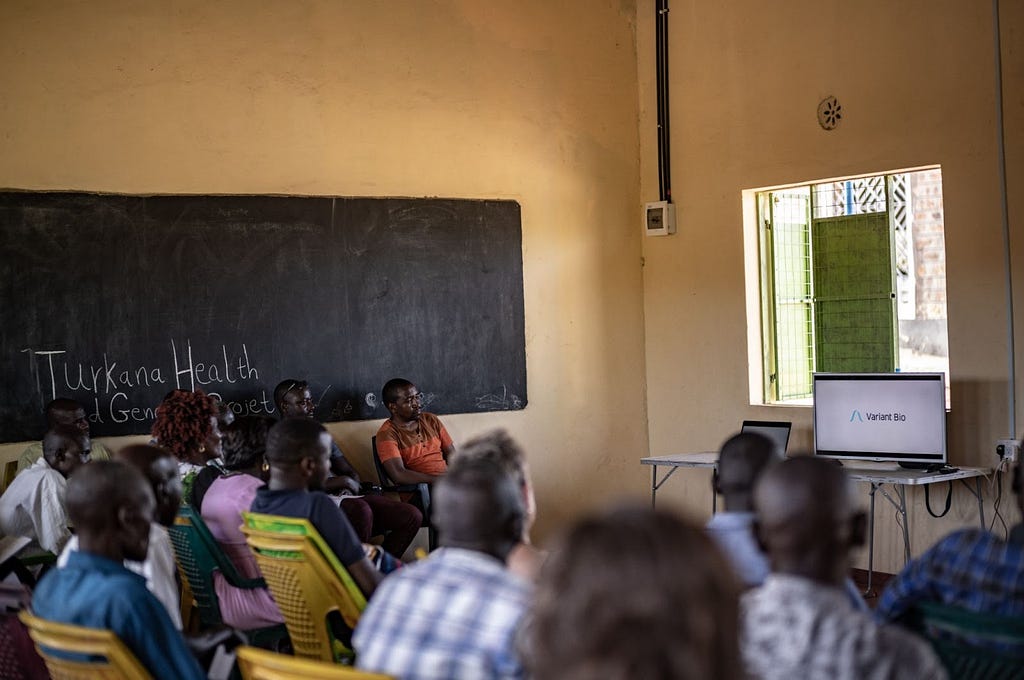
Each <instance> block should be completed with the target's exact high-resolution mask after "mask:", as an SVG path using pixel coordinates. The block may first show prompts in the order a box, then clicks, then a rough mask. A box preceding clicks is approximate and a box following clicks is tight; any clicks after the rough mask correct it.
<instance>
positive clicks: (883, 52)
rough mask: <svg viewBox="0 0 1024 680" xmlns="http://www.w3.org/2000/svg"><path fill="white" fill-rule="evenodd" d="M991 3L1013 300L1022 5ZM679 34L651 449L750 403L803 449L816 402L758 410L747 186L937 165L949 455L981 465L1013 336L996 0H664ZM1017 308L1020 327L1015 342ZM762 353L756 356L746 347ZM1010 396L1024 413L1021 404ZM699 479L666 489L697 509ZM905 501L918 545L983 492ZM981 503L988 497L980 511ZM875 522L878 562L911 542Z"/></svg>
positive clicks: (729, 425)
mask: <svg viewBox="0 0 1024 680" xmlns="http://www.w3.org/2000/svg"><path fill="white" fill-rule="evenodd" d="M1002 4H1003V5H1004V6H1005V7H1004V12H1003V31H1002V40H1003V48H1004V49H1003V59H1004V62H1005V63H1004V78H1003V86H1004V89H1005V92H1004V97H1005V100H1006V102H1005V104H1006V116H1007V117H1006V127H1007V130H1008V135H1007V140H1006V143H1007V146H1006V149H1007V155H1008V164H1009V169H1010V171H1011V174H1010V196H1011V204H1010V213H1011V220H1012V231H1013V239H1014V242H1013V253H1014V256H1015V258H1014V265H1015V266H1016V267H1017V268H1018V276H1017V280H1016V282H1017V291H1016V298H1017V300H1018V301H1022V300H1024V283H1021V279H1022V278H1024V275H1022V274H1020V272H1024V251H1022V247H1024V246H1021V244H1020V242H1021V241H1022V240H1024V221H1022V211H1024V202H1022V198H1021V196H1020V193H1021V192H1020V188H1021V186H1022V184H1021V178H1022V173H1024V165H1022V164H1024V153H1022V151H1024V148H1022V132H1021V130H1022V129H1024V87H1022V83H1024V77H1022V76H1024V55H1022V54H1021V45H1022V44H1024V40H1022V35H1021V32H1022V30H1024V10H1022V4H1021V3H1015V2H1004V3H1002ZM637 14H638V34H637V44H638V53H639V60H638V62H639V74H640V75H639V77H640V92H641V102H642V106H641V128H640V129H641V157H642V160H643V163H642V182H641V189H642V192H641V193H642V195H643V197H644V200H654V199H655V198H656V197H657V192H658V184H657V165H656V158H657V153H656V146H655V137H654V120H655V109H654V101H655V94H654V57H653V54H654V34H653V19H652V18H651V17H653V0H642V1H641V2H639V3H638V11H637ZM670 40H671V47H670V51H671V65H670V73H671V77H672V95H671V133H672V161H673V187H672V188H673V193H674V198H675V201H676V206H677V207H676V210H677V221H678V224H679V233H678V234H677V235H675V236H673V237H670V238H648V239H645V241H644V243H643V254H644V257H645V261H646V266H645V268H644V314H645V319H646V325H645V328H646V339H645V342H646V358H647V381H648V419H649V436H650V444H651V450H652V453H654V454H663V453H670V452H676V451H686V450H695V451H699V450H709V449H714V448H716V447H717V446H718V445H719V444H720V443H721V441H722V440H723V439H724V438H725V437H726V436H727V435H729V434H730V433H731V432H732V431H733V430H734V429H735V428H736V426H737V424H738V423H739V421H740V420H741V419H743V418H752V417H758V418H764V419H791V420H793V421H794V427H795V428H796V431H795V434H794V441H793V442H792V443H791V446H794V445H795V446H796V447H797V448H804V449H807V448H809V447H810V446H811V444H812V438H811V420H810V417H811V413H810V409H809V408H784V407H763V406H751V405H750V404H751V401H750V389H749V384H748V328H747V318H746V302H745V299H746V298H745V295H746V293H745V290H746V288H745V287H746V286H747V285H748V283H749V282H748V281H746V280H745V278H744V240H743V234H744V231H743V229H744V218H743V205H742V202H741V191H742V190H744V189H752V188H758V187H767V186H772V185H778V184H783V183H789V182H799V181H808V180H814V179H819V178H827V177H838V176H848V175H855V174H859V173H871V172H877V171H884V170H894V169H900V168H908V167H916V166H922V165H928V164H940V165H941V166H942V175H943V185H944V191H943V194H944V200H945V228H946V258H947V276H948V284H947V285H948V302H949V346H950V366H951V376H952V377H951V384H952V412H951V413H950V418H949V446H950V458H951V461H952V463H953V464H955V465H990V464H992V461H993V459H994V454H993V453H992V452H993V450H994V443H995V440H996V439H999V438H1003V437H1005V436H1006V435H1007V432H1008V397H1007V382H1008V377H1007V373H1008V368H1007V361H1008V358H1007V357H1008V343H1007V340H1006V325H1007V306H1006V293H1005V279H1004V276H1005V273H1004V272H1005V269H1004V263H1003V258H1004V253H1005V248H1004V245H1003V235H1002V234H1003V232H1002V226H1001V217H1000V200H999V192H998V183H997V179H998V165H997V156H996V154H997V151H996V149H997V146H996V131H995V128H994V119H995V104H994V102H995V83H996V79H995V75H994V70H993V68H994V67H993V65H994V56H993V55H994V53H993V32H992V16H991V5H990V4H989V3H987V2H960V1H959V0H941V1H933V0H914V1H902V2H885V1H883V0H865V1H863V2H843V1H841V0H832V1H828V2H819V1H811V0H790V1H789V2H786V3H784V5H780V4H779V3H764V2H756V1H754V0H738V1H734V2H721V3H712V2H700V1H697V0H673V1H672V2H671V27H670ZM827 95H835V96H836V97H837V98H838V99H839V101H840V103H841V104H842V106H843V114H844V118H843V121H842V123H841V125H840V126H839V127H838V129H836V130H834V131H832V132H825V131H824V130H822V129H821V128H820V127H819V126H818V124H817V121H816V108H817V104H818V102H819V101H820V100H821V99H822V98H824V97H825V96H827ZM1020 304H1021V303H1020V302H1018V308H1017V310H1016V318H1017V324H1018V342H1020V340H1021V338H1024V334H1021V333H1020V330H1021V329H1024V326H1022V325H1021V324H1022V323H1024V321H1022V320H1021V317H1022V316H1024V310H1022V309H1021V307H1020ZM755 342H757V340H756V336H755ZM754 351H755V353H754V356H755V358H756V357H757V356H759V355H758V352H759V350H758V348H757V347H756V346H755V348H754ZM1021 351H1024V346H1022V347H1021ZM1018 380H1022V377H1021V372H1020V371H1018ZM1022 384H1024V383H1022ZM1017 392H1018V394H1021V391H1020V389H1018V390H1017ZM1017 411H1018V414H1021V413H1024V409H1022V408H1021V404H1020V403H1018V408H1017ZM1018 419H1019V423H1020V424H1021V425H1024V419H1021V416H1020V415H1018ZM1019 433H1020V430H1018V434H1019ZM680 477H682V478H680ZM1006 490H1007V494H1008V492H1009V489H1008V485H1007V487H1006ZM864 491H865V500H866V489H864ZM936 491H938V492H939V493H936V494H935V496H938V497H940V498H939V500H941V499H943V498H944V497H945V489H944V487H936ZM709 494H710V492H709V491H708V475H707V474H701V473H691V474H682V475H677V476H676V477H675V478H673V480H672V481H671V482H670V483H669V484H668V485H666V487H665V493H664V498H665V499H666V501H667V502H668V501H674V502H676V503H678V504H680V505H683V506H686V507H688V508H690V509H692V510H694V511H696V512H699V513H702V514H703V515H707V514H708V512H709V510H710V495H709ZM659 498H660V497H659ZM911 500H912V504H913V507H912V508H911V518H910V524H911V529H912V543H913V546H914V550H915V552H919V551H920V550H923V549H924V548H925V547H926V546H927V545H929V544H930V543H931V542H933V541H934V540H935V538H937V537H938V536H940V535H942V534H943V533H945V532H946V531H948V530H950V529H952V528H954V527H955V526H958V525H962V524H970V523H973V522H976V521H977V520H976V517H977V506H976V504H975V502H974V500H973V498H972V497H971V496H970V495H969V494H968V493H967V492H966V490H965V489H963V488H957V489H955V496H954V500H955V502H954V507H953V511H952V512H951V513H950V516H949V517H948V518H946V519H945V520H933V519H931V518H929V517H928V516H927V514H926V512H925V511H924V507H923V494H922V493H912V494H911ZM932 502H933V506H934V505H935V504H936V500H935V498H934V497H933V501H932ZM991 504H992V503H991V496H989V500H988V506H989V507H988V509H989V510H991ZM883 505H884V504H883ZM1002 505H1003V508H1004V513H1005V514H1006V515H1007V516H1008V520H1013V521H1016V520H1017V514H1018V513H1017V512H1016V511H1015V510H1009V511H1007V510H1006V508H1007V507H1008V506H1011V507H1012V501H1010V499H1009V498H1005V497H1004V501H1003V504H1002ZM990 516H991V515H990ZM877 517H878V537H877V539H878V540H877V543H876V549H877V550H878V551H879V552H878V555H877V562H876V566H878V567H880V568H882V569H884V570H886V571H894V570H897V569H898V568H899V567H900V566H901V565H902V552H901V551H900V550H898V549H897V545H898V544H897V538H898V533H897V529H896V525H895V522H894V521H893V512H892V511H891V508H889V507H888V505H884V507H880V509H879V511H878V515H877ZM865 561H866V560H865V559H863V556H862V559H861V563H862V564H863V563H864V562H865Z"/></svg>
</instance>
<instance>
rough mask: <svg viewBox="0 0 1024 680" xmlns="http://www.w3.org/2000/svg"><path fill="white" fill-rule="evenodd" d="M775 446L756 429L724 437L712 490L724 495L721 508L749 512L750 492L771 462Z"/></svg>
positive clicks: (774, 458) (773, 457) (773, 458)
mask: <svg viewBox="0 0 1024 680" xmlns="http://www.w3.org/2000/svg"><path fill="white" fill-rule="evenodd" d="M774 447H775V445H774V444H773V443H772V441H771V440H770V439H768V438H767V437H765V436H764V435H761V434H757V433H756V432H741V433H740V434H737V435H734V436H732V437H730V438H729V439H727V440H726V442H725V443H724V444H722V449H721V452H720V453H719V454H718V467H717V469H716V473H715V477H714V480H715V482H714V484H715V491H716V492H718V493H720V494H722V496H724V498H725V509H726V510H729V511H732V512H750V511H751V509H752V507H751V494H752V493H753V490H754V484H755V483H756V482H757V480H758V478H759V477H760V476H761V473H762V472H763V471H764V470H765V468H766V467H768V465H769V464H770V463H772V462H775V460H776V457H775V448H774Z"/></svg>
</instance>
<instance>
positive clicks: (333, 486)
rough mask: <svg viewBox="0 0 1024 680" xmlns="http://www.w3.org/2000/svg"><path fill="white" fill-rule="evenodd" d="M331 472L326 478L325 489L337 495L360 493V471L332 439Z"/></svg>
mask: <svg viewBox="0 0 1024 680" xmlns="http://www.w3.org/2000/svg"><path fill="white" fill-rule="evenodd" d="M331 474H332V475H333V476H332V477H328V478H327V479H326V480H324V491H326V492H327V493H330V494H335V495H346V494H359V493H360V491H361V489H360V488H359V473H358V472H356V470H355V468H353V467H352V465H351V464H349V462H348V461H347V460H346V459H345V454H343V453H342V452H341V449H340V448H338V445H337V444H335V443H334V441H333V440H331Z"/></svg>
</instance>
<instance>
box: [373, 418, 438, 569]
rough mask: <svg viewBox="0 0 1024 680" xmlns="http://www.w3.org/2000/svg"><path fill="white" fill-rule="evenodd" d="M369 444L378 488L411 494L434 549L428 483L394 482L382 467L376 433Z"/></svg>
mask: <svg viewBox="0 0 1024 680" xmlns="http://www.w3.org/2000/svg"><path fill="white" fill-rule="evenodd" d="M370 446H371V448H372V449H373V467H374V468H376V470H377V479H378V480H380V490H381V491H382V492H383V493H397V494H412V499H411V500H412V502H413V503H412V504H413V505H414V506H416V507H417V508H419V509H420V510H421V511H422V512H423V526H425V527H427V546H428V547H429V548H430V549H431V550H434V549H435V548H437V529H435V528H434V523H433V522H432V521H431V519H430V485H429V484H427V483H425V482H420V483H419V484H395V482H394V481H392V479H391V477H390V476H388V473H387V471H386V470H385V469H384V464H383V463H382V462H381V460H380V455H379V454H378V453H377V435H374V436H373V437H371V438H370Z"/></svg>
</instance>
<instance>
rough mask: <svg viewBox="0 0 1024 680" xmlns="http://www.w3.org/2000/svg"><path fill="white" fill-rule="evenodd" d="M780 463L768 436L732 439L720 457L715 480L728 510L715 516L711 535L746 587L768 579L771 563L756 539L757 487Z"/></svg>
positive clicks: (747, 434)
mask: <svg viewBox="0 0 1024 680" xmlns="http://www.w3.org/2000/svg"><path fill="white" fill-rule="evenodd" d="M774 462H777V458H776V456H775V453H774V444H773V443H772V441H771V440H770V439H768V438H767V437H765V436H764V435H760V434H757V433H754V432H744V433H740V434H737V435H734V436H732V437H730V438H729V439H728V440H726V442H725V443H724V444H722V449H721V451H720V452H719V454H718V467H717V469H716V470H715V473H714V475H713V476H712V480H711V483H712V486H713V487H714V492H715V493H717V494H720V495H721V496H722V505H723V506H724V508H725V509H724V510H723V511H721V512H717V513H715V514H714V515H712V517H711V519H710V520H708V523H707V527H706V529H707V532H708V534H709V535H710V536H711V538H713V539H714V540H715V542H717V543H718V547H720V548H721V549H722V552H724V553H725V555H726V557H728V558H729V561H730V562H731V563H732V566H733V568H734V569H735V570H736V572H737V575H738V576H739V577H740V580H741V581H742V582H743V583H744V585H746V586H748V587H751V586H759V585H761V583H762V582H763V581H764V579H765V577H766V576H767V575H768V571H769V569H768V559H767V558H766V557H765V556H764V553H762V552H761V548H760V547H758V545H757V539H756V538H755V537H754V499H753V494H754V483H755V482H756V481H757V479H758V477H760V475H761V472H762V471H764V469H765V468H767V467H768V465H770V464H771V463H774Z"/></svg>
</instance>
